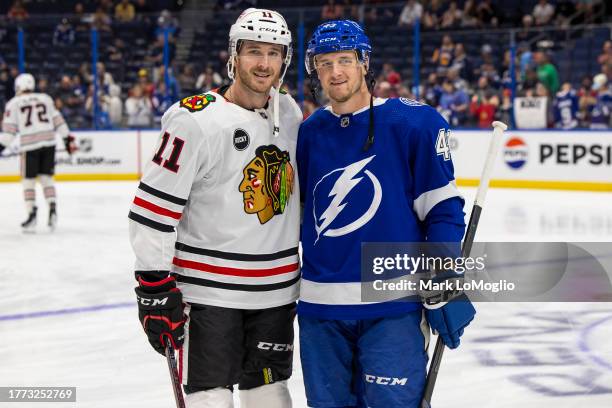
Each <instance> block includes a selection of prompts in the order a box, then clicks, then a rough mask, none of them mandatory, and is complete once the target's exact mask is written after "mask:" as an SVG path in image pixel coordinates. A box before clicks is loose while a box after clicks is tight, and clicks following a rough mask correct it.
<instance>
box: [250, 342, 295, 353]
mask: <svg viewBox="0 0 612 408" xmlns="http://www.w3.org/2000/svg"><path fill="white" fill-rule="evenodd" d="M257 348H258V349H261V350H272V351H292V350H293V344H276V343H266V342H265V341H260V342H259V344H257Z"/></svg>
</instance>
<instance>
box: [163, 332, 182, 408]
mask: <svg viewBox="0 0 612 408" xmlns="http://www.w3.org/2000/svg"><path fill="white" fill-rule="evenodd" d="M166 361H167V362H168V371H170V380H171V382H172V391H174V401H175V402H176V408H185V400H184V398H183V390H182V389H181V379H180V378H179V374H178V368H177V365H176V357H175V356H174V348H173V347H172V342H171V341H170V339H168V340H167V341H166Z"/></svg>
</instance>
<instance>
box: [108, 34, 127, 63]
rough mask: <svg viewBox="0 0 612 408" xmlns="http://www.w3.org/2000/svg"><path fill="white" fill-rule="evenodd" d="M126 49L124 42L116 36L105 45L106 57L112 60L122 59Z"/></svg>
mask: <svg viewBox="0 0 612 408" xmlns="http://www.w3.org/2000/svg"><path fill="white" fill-rule="evenodd" d="M126 51H127V50H126V47H125V42H123V40H122V39H121V38H119V37H117V38H115V39H114V40H113V43H112V44H109V45H108V46H107V47H106V59H107V60H109V61H113V62H119V61H123V60H124V55H125V53H126Z"/></svg>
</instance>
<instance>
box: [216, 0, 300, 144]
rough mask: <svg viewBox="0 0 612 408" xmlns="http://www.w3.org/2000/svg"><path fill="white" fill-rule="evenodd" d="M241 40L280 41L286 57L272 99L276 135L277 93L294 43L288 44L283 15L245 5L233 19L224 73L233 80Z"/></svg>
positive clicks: (278, 42)
mask: <svg viewBox="0 0 612 408" xmlns="http://www.w3.org/2000/svg"><path fill="white" fill-rule="evenodd" d="M241 40H251V41H260V42H265V43H271V44H280V45H282V46H283V47H285V58H284V60H283V66H282V67H281V74H280V76H279V79H278V85H277V86H276V93H275V94H274V100H273V115H274V128H273V131H272V133H273V134H274V136H278V134H279V132H280V119H279V115H280V113H279V103H280V102H279V99H280V98H279V92H280V89H281V85H282V84H283V78H285V74H286V73H287V68H288V67H289V63H290V62H291V55H292V54H293V46H292V43H291V32H290V31H289V27H288V26H287V22H286V21H285V18H284V17H283V16H282V15H281V14H280V13H278V12H276V11H273V10H266V9H257V8H248V9H246V10H244V11H243V12H242V14H240V16H238V19H236V22H235V23H234V24H233V25H232V27H231V28H230V33H229V59H228V60H227V75H228V76H229V77H230V79H231V80H234V68H235V65H236V57H237V56H238V48H239V46H240V41H241Z"/></svg>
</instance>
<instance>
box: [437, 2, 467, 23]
mask: <svg viewBox="0 0 612 408" xmlns="http://www.w3.org/2000/svg"><path fill="white" fill-rule="evenodd" d="M462 16H463V13H462V12H461V10H460V9H459V8H458V7H457V2H455V1H451V2H450V4H449V5H448V9H447V10H446V11H445V12H444V13H443V14H442V19H441V21H440V27H441V28H443V29H444V28H447V29H449V28H456V27H459V25H460V24H461V17H462Z"/></svg>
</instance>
